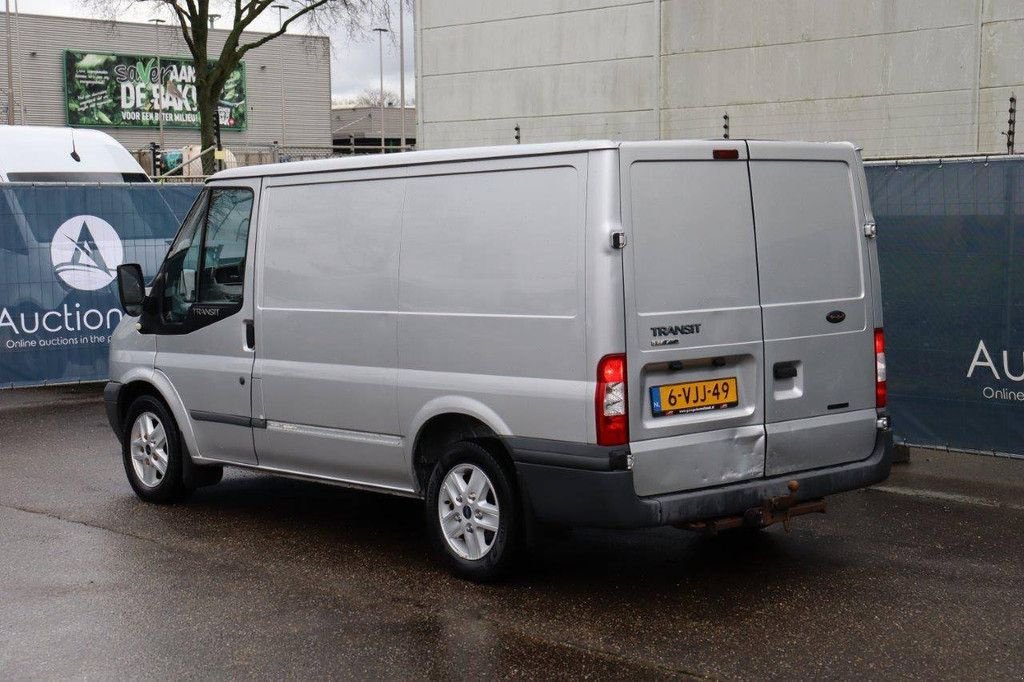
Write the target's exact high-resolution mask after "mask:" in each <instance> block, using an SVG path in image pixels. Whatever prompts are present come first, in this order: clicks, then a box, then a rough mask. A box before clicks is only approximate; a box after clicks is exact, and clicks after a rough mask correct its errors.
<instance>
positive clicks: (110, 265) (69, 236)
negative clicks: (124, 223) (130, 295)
mask: <svg viewBox="0 0 1024 682" xmlns="http://www.w3.org/2000/svg"><path fill="white" fill-rule="evenodd" d="M50 262H52V263H53V269H54V271H55V272H56V273H57V276H58V277H60V278H61V279H62V280H64V282H65V283H66V284H67V285H68V286H71V287H74V288H75V289H81V290H82V291H96V290H97V289H102V288H103V287H105V286H107V285H108V284H110V283H111V282H113V281H114V278H115V277H117V266H118V265H121V263H123V262H124V247H122V246H121V238H120V237H118V236H117V231H116V230H114V228H113V227H112V226H111V225H110V223H108V222H107V221H106V220H103V219H102V218H97V217H96V216H93V215H76V216H75V217H74V218H71V219H69V220H67V221H65V222H64V224H63V225H61V226H60V227H58V228H57V232H56V233H54V235H53V242H51V244H50Z"/></svg>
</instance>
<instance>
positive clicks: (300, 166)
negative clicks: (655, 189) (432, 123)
mask: <svg viewBox="0 0 1024 682" xmlns="http://www.w3.org/2000/svg"><path fill="white" fill-rule="evenodd" d="M619 144H620V143H619V142H613V141H611V140H581V141H578V142H548V143H544V144H511V145H501V146H493V147H468V148H458V149H433V150H430V151H419V152H404V153H401V154H361V155H358V156H346V157H336V158H331V159H318V160H316V161H294V162H291V163H266V164H261V165H258V166H243V167H241V168H229V169H228V170H223V171H220V172H219V173H217V174H216V175H213V176H211V178H210V179H211V180H224V179H229V178H251V177H262V176H266V175H292V174H300V173H327V172H330V171H341V170H355V169H358V168H378V167H387V166H407V165H410V164H421V163H438V162H441V161H475V160H480V159H498V158H505V157H515V156H538V155H541V154H564V153H567V152H586V151H594V150H597V149H616V148H618V146H619Z"/></svg>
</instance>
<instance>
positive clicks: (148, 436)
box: [121, 395, 191, 504]
mask: <svg viewBox="0 0 1024 682" xmlns="http://www.w3.org/2000/svg"><path fill="white" fill-rule="evenodd" d="M121 457H122V459H123V460H124V471H125V474H127V476H128V482H129V483H130V484H131V486H132V490H134V491H135V494H136V495H138V496H139V498H140V499H143V500H145V501H146V502H153V503H155V504H170V503H172V502H178V501H181V500H183V499H185V498H186V497H188V496H189V494H190V492H191V490H190V489H189V488H187V487H186V486H185V482H184V480H183V478H182V469H183V463H184V462H183V458H184V453H183V450H182V447H181V435H180V433H179V432H178V425H177V424H176V423H175V421H174V417H173V416H172V415H171V412H170V410H168V409H167V407H166V406H165V405H164V404H163V402H161V401H160V400H158V399H157V398H155V397H153V396H150V395H142V396H139V397H138V398H136V399H135V400H134V402H132V404H131V406H130V407H129V408H128V414H127V418H126V419H125V430H124V434H123V436H122V438H121Z"/></svg>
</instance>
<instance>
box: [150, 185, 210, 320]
mask: <svg viewBox="0 0 1024 682" xmlns="http://www.w3.org/2000/svg"><path fill="white" fill-rule="evenodd" d="M209 198H210V194H209V192H203V193H202V194H201V195H199V198H198V199H197V200H196V203H195V204H193V205H192V210H191V211H189V213H188V215H187V216H185V222H184V223H182V225H181V229H180V230H179V231H178V236H177V237H175V238H174V242H173V243H172V244H171V248H170V250H169V251H168V252H167V258H166V259H165V260H164V267H163V274H164V281H165V284H164V291H163V305H162V306H161V308H162V310H163V318H164V321H165V322H171V323H178V322H183V321H184V320H185V316H186V315H187V314H188V308H189V305H191V304H192V303H194V302H195V300H196V270H197V269H198V268H199V246H200V244H201V243H202V238H203V229H202V228H203V223H204V222H205V219H206V206H207V203H208V201H209Z"/></svg>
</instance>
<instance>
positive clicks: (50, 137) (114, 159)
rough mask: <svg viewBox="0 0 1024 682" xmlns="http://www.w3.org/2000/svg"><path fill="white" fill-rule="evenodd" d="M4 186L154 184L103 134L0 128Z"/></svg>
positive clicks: (0, 171)
mask: <svg viewBox="0 0 1024 682" xmlns="http://www.w3.org/2000/svg"><path fill="white" fill-rule="evenodd" d="M0 182H149V176H148V175H146V171H144V170H143V169H142V166H140V165H139V163H138V161H136V160H135V157H133V156H132V155H131V154H130V153H128V150H127V149H125V148H124V147H123V146H121V144H120V143H119V142H118V141H117V140H115V139H114V138H112V137H111V136H110V135H107V134H106V133H104V132H100V131H99V130H90V129H88V128H63V127H47V126H22V125H18V126H11V125H0Z"/></svg>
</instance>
